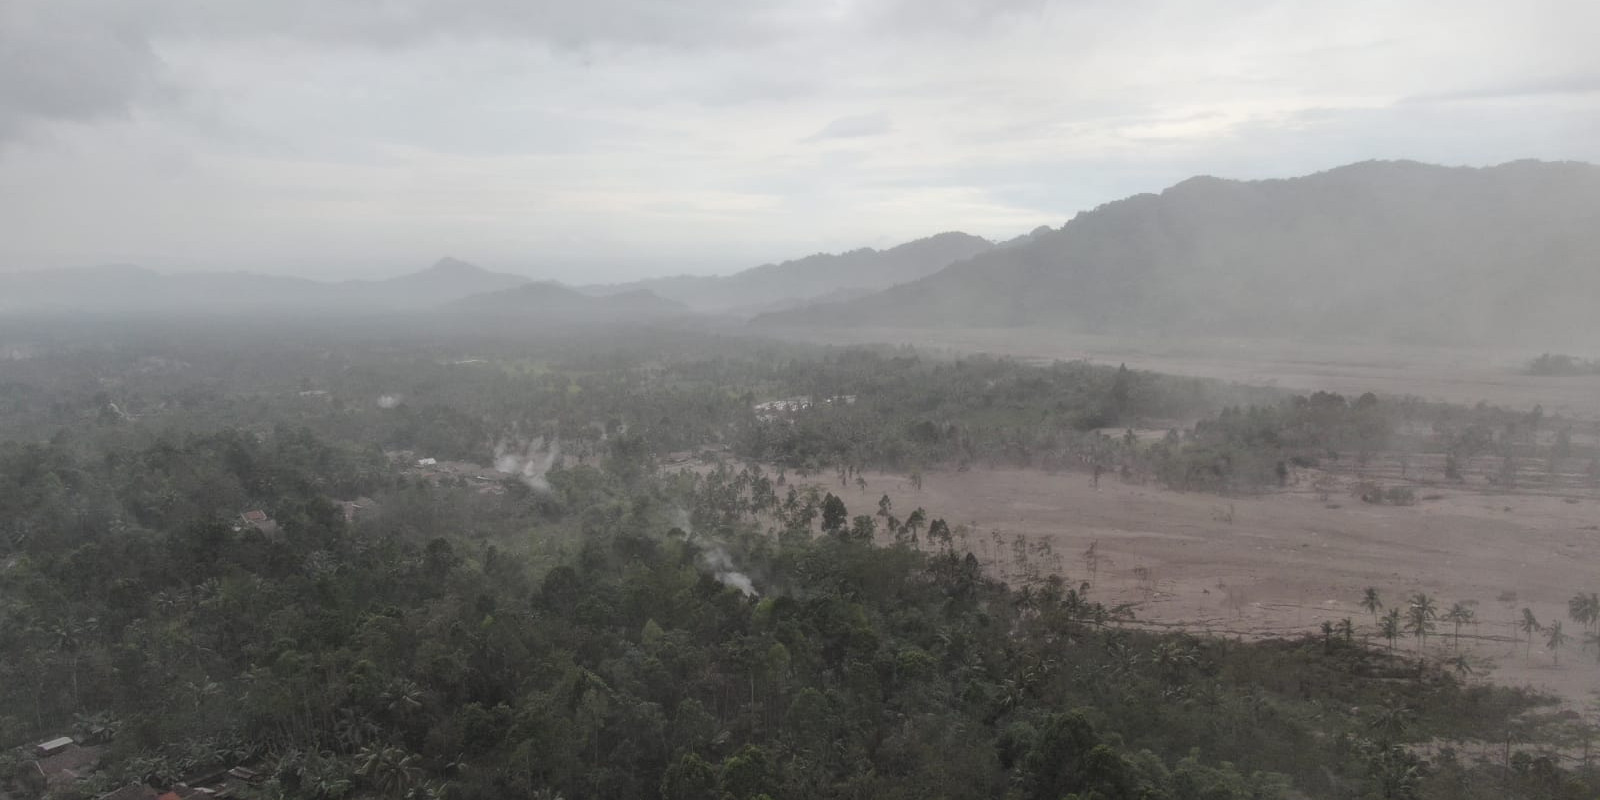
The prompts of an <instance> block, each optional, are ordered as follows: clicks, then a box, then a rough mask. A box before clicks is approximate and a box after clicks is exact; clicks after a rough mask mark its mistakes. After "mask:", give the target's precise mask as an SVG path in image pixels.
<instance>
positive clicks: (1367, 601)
mask: <svg viewBox="0 0 1600 800" xmlns="http://www.w3.org/2000/svg"><path fill="white" fill-rule="evenodd" d="M1361 607H1362V608H1364V609H1366V610H1367V611H1369V612H1371V614H1372V622H1373V624H1377V622H1378V612H1379V611H1382V610H1383V600H1381V599H1379V597H1378V590H1377V589H1374V588H1373V587H1371V586H1368V587H1367V591H1366V592H1364V593H1362V595H1361Z"/></svg>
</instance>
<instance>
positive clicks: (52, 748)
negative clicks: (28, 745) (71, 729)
mask: <svg viewBox="0 0 1600 800" xmlns="http://www.w3.org/2000/svg"><path fill="white" fill-rule="evenodd" d="M73 744H74V742H73V741H72V737H71V736H61V737H57V738H55V739H51V740H50V741H48V742H40V743H39V744H37V745H35V746H34V748H33V754H34V755H36V756H38V757H40V758H49V757H50V756H53V755H55V754H57V753H59V752H61V751H63V750H66V749H67V748H68V747H71V746H72V745H73Z"/></svg>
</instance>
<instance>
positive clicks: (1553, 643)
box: [1544, 620, 1572, 664]
mask: <svg viewBox="0 0 1600 800" xmlns="http://www.w3.org/2000/svg"><path fill="white" fill-rule="evenodd" d="M1570 641H1572V637H1571V636H1568V635H1566V634H1565V633H1562V632H1561V620H1556V621H1555V622H1552V623H1550V630H1549V631H1546V632H1545V635H1544V646H1545V647H1547V648H1549V649H1550V655H1551V657H1552V658H1554V659H1555V660H1556V663H1557V664H1560V663H1561V648H1562V647H1563V646H1565V645H1566V643H1567V642H1570Z"/></svg>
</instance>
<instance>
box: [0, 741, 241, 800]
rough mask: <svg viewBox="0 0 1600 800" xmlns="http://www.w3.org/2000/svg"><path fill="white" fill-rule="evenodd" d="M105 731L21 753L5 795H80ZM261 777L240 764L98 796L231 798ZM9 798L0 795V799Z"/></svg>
mask: <svg viewBox="0 0 1600 800" xmlns="http://www.w3.org/2000/svg"><path fill="white" fill-rule="evenodd" d="M109 739H110V732H109V731H107V730H104V729H96V730H93V731H90V732H89V733H88V735H86V736H84V737H82V740H81V741H80V739H78V738H74V737H72V736H58V737H56V738H54V739H50V740H48V741H44V742H39V743H38V744H35V745H33V746H32V747H31V748H23V750H25V752H23V753H20V755H21V756H22V758H21V759H20V761H21V762H22V764H23V766H22V767H21V768H20V769H19V770H18V771H17V773H16V774H13V775H10V776H5V777H8V778H9V779H10V783H11V785H10V786H9V787H8V788H9V790H10V795H9V796H16V797H45V796H49V795H52V794H57V793H62V792H73V791H74V790H76V791H77V792H80V793H81V791H82V789H81V788H79V787H81V785H82V784H84V783H87V782H89V781H90V780H92V779H93V778H94V777H95V776H96V773H97V772H98V771H99V769H100V765H101V762H102V761H103V760H104V757H105V753H106V742H107V741H108V740H109ZM265 779H266V776H265V775H262V774H261V773H260V772H258V771H256V770H255V769H252V768H251V767H249V766H245V765H235V766H233V767H230V768H227V769H220V770H216V771H213V772H209V773H206V774H202V775H196V776H194V777H191V778H189V779H186V780H184V781H181V782H178V783H174V784H173V785H171V786H169V787H166V788H157V787H153V786H148V785H145V784H143V783H135V784H129V785H127V786H121V787H118V788H116V789H114V790H112V791H110V792H107V793H105V794H102V795H100V800H188V798H194V800H209V799H210V798H228V797H235V796H237V795H238V794H239V790H240V788H241V787H243V786H250V785H254V784H258V783H261V782H262V781H264V780H265ZM4 796H8V795H7V792H6V791H5V790H0V797H4Z"/></svg>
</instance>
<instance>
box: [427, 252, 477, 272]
mask: <svg viewBox="0 0 1600 800" xmlns="http://www.w3.org/2000/svg"><path fill="white" fill-rule="evenodd" d="M427 271H428V272H437V273H446V274H456V275H482V274H484V273H487V272H488V270H486V269H484V268H483V267H480V266H478V265H477V264H470V263H468V262H465V261H462V260H461V259H459V258H453V257H451V256H445V257H444V258H441V259H439V260H438V261H435V262H433V266H431V267H428V269H427Z"/></svg>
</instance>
